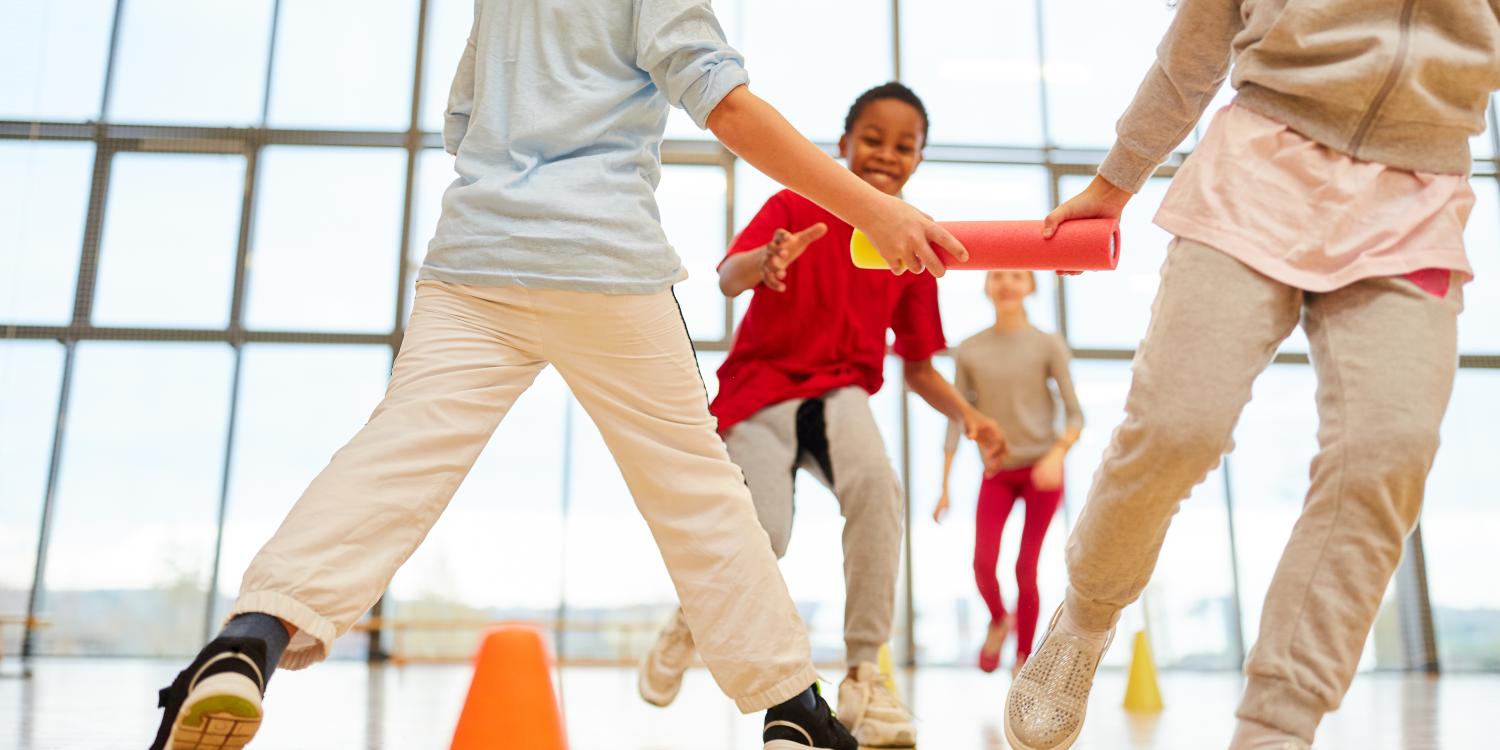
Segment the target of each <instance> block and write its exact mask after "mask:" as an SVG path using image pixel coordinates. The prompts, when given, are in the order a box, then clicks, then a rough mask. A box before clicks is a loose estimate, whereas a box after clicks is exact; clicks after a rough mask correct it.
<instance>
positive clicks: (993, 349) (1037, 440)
mask: <svg viewBox="0 0 1500 750" xmlns="http://www.w3.org/2000/svg"><path fill="white" fill-rule="evenodd" d="M952 353H953V362H954V364H955V366H956V370H957V372H956V375H955V377H954V386H955V387H956V388H957V389H958V392H959V393H960V394H962V395H963V397H964V398H965V399H967V400H968V402H969V403H971V404H973V405H974V408H975V409H978V410H979V412H980V413H981V414H984V415H985V416H988V417H990V418H991V419H993V420H995V421H996V422H998V423H999V424H1000V429H1001V430H1002V431H1003V432H1004V433H1005V441H1006V443H1007V444H1008V445H1009V446H1010V456H1009V457H1008V458H1007V459H1006V460H1005V464H1004V466H1003V468H1006V469H1014V468H1018V467H1021V466H1029V465H1031V464H1033V463H1036V462H1037V460H1038V459H1040V458H1041V457H1042V455H1043V454H1045V453H1046V452H1047V451H1048V450H1049V449H1050V448H1051V447H1052V446H1053V445H1054V444H1056V443H1057V438H1058V428H1057V401H1058V399H1059V398H1061V399H1062V403H1063V411H1064V413H1065V415H1066V418H1067V419H1066V422H1065V429H1067V430H1072V429H1082V428H1083V409H1081V408H1080V407H1079V406H1078V394H1076V393H1074V392H1073V377H1072V375H1071V374H1069V372H1068V362H1069V361H1070V360H1071V359H1072V354H1071V353H1070V352H1069V351H1068V345H1067V344H1065V343H1063V340H1062V339H1061V338H1058V337H1057V336H1054V335H1052V334H1049V333H1045V332H1043V331H1041V330H1039V329H1037V328H1036V327H1035V326H1032V325H1027V326H1026V327H1024V328H1021V329H1020V330H1017V331H1011V332H1009V333H1001V332H1000V331H998V330H996V329H994V328H986V329H984V330H983V331H980V332H979V333H976V334H974V335H973V336H970V337H969V338H967V339H964V341H963V343H961V344H959V345H958V346H957V347H955V348H954V349H953V351H952ZM1048 381H1051V383H1050V384H1049V382H1048ZM1051 384H1056V386H1057V392H1056V393H1055V394H1054V393H1053V391H1052V387H1051ZM961 432H962V430H961V427H960V425H959V424H958V423H957V422H949V423H948V442H947V449H948V450H950V451H952V450H956V449H957V448H958V438H959V435H960V434H961Z"/></svg>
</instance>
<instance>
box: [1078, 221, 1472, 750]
mask: <svg viewBox="0 0 1500 750" xmlns="http://www.w3.org/2000/svg"><path fill="white" fill-rule="evenodd" d="M1462 306H1463V303H1462V288H1461V284H1460V282H1459V280H1457V279H1455V280H1453V282H1452V283H1451V284H1450V288H1449V289H1448V292H1447V295H1446V296H1445V297H1442V298H1439V297H1436V296H1434V295H1433V294H1431V293H1429V292H1427V291H1424V290H1422V289H1421V288H1420V287H1418V286H1417V285H1416V284H1414V283H1412V282H1411V281H1408V280H1406V279H1402V278H1374V279H1366V280H1364V281H1359V282H1356V283H1354V284H1350V285H1349V286H1346V287H1344V288H1342V289H1338V290H1335V291H1332V292H1326V293H1319V294H1313V293H1308V292H1303V291H1302V290H1300V289H1297V288H1295V287H1291V286H1287V285H1285V284H1282V283H1280V282H1277V281H1275V280H1273V279H1270V278H1268V277H1266V276H1263V275H1261V274H1259V273H1257V272H1255V271H1253V270H1251V269H1250V268H1249V267H1247V266H1245V265H1244V264H1242V263H1240V262H1239V261H1237V260H1235V259H1233V258H1231V257H1229V256H1228V255H1225V254H1224V253H1221V252H1219V251H1217V250H1215V249H1213V248H1211V247H1208V246H1206V245H1203V244H1201V243H1198V242H1193V241H1189V240H1183V239H1179V240H1178V241H1177V242H1175V243H1174V245H1173V247H1172V249H1171V250H1170V251H1169V252H1168V254H1167V261H1166V263H1165V265H1164V266H1163V267H1162V280H1161V288H1160V290H1159V291H1158V293H1157V297H1156V301H1155V303H1154V305H1153V307H1152V311H1151V324H1150V326H1149V328H1148V329H1147V332H1146V338H1145V340H1144V341H1143V342H1142V343H1141V347H1140V350H1139V351H1138V352H1137V353H1136V357H1135V362H1134V364H1133V368H1132V369H1133V372H1134V377H1133V378H1132V381H1131V385H1130V394H1129V396H1128V397H1127V399H1126V403H1125V421H1124V422H1123V423H1122V424H1121V425H1120V427H1119V428H1118V429H1116V430H1115V433H1114V435H1113V437H1111V438H1110V445H1109V448H1108V449H1107V450H1106V451H1105V454H1104V459H1103V463H1102V464H1101V465H1100V467H1099V471H1098V473H1097V474H1096V475H1095V477H1094V484H1093V488H1092V490H1091V491H1090V493H1089V498H1088V502H1087V504H1086V505H1085V506H1084V509H1083V512H1082V514H1081V515H1080V517H1079V519H1078V524H1077V526H1076V527H1075V528H1074V530H1073V534H1072V537H1071V538H1070V540H1069V541H1068V576H1069V588H1068V593H1067V606H1068V611H1069V613H1070V615H1071V616H1072V617H1073V618H1074V620H1075V621H1076V622H1078V623H1079V624H1080V625H1083V626H1085V627H1092V628H1099V629H1102V628H1105V627H1108V626H1109V625H1111V624H1113V622H1114V621H1115V619H1117V617H1118V613H1119V611H1120V610H1121V609H1122V608H1124V607H1125V606H1126V605H1127V604H1129V603H1131V602H1133V601H1135V599H1136V598H1137V597H1139V596H1140V594H1141V590H1142V589H1143V588H1144V587H1145V585H1146V582H1147V580H1148V579H1149V578H1150V577H1151V572H1152V569H1153V568H1154V567H1155V566H1156V559H1157V555H1158V554H1159V552H1160V551H1161V545H1162V540H1163V539H1164V537H1165V536H1166V533H1167V525H1168V524H1169V523H1170V521H1171V519H1172V515H1173V514H1174V513H1176V512H1177V507H1178V505H1179V504H1180V503H1181V502H1182V500H1183V499H1185V498H1186V497H1187V496H1188V493H1189V492H1190V490H1191V489H1192V487H1193V486H1194V485H1196V484H1198V483H1199V482H1201V481H1203V479H1204V477H1205V476H1207V475H1208V472H1210V471H1212V470H1213V468H1214V467H1215V466H1216V465H1217V464H1218V463H1219V460H1220V458H1221V457H1222V456H1223V454H1224V453H1226V452H1227V451H1229V450H1230V448H1231V447H1232V444H1231V434H1232V433H1233V431H1234V426H1235V422H1236V421H1238V420H1239V416H1240V412H1241V410H1242V409H1243V408H1244V406H1245V404H1246V403H1248V402H1249V400H1250V387H1251V384H1252V383H1253V382H1254V380H1255V378H1256V376H1258V375H1259V374H1260V373H1261V371H1263V370H1264V369H1265V368H1266V366H1267V365H1269V364H1270V362H1271V358H1272V357H1273V356H1274V355H1275V354H1276V349H1277V347H1278V346H1279V345H1280V344H1281V342H1282V340H1284V339H1285V338H1286V337H1287V336H1288V335H1289V334H1290V333H1291V332H1292V329H1293V328H1295V327H1296V325H1297V322H1298V319H1299V317H1300V318H1301V321H1302V325H1303V328H1304V329H1305V330H1306V332H1307V338H1308V342H1309V343H1310V345H1311V359H1312V364H1313V369H1314V371H1315V372H1316V373H1317V378H1318V390H1317V409H1318V419H1319V428H1318V445H1319V451H1318V454H1317V456H1316V457H1315V458H1314V459H1313V462H1312V485H1311V487H1310V489H1309V490H1308V494H1307V501H1306V504H1305V505H1304V506H1303V510H1302V515H1301V517H1300V518H1299V519H1298V521H1297V524H1296V527H1295V528H1294V529H1293V531H1292V537H1291V540H1290V541H1289V542H1288V543H1287V546H1286V550H1285V552H1283V554H1282V557H1281V562H1280V564H1279V565H1278V566H1277V569H1276V573H1275V576H1274V578H1273V579H1272V581H1271V586H1270V590H1269V591H1268V592H1267V594H1266V603H1265V608H1264V610H1263V614H1262V615H1261V623H1260V637H1259V639H1258V640H1257V642H1256V644H1255V648H1254V650H1253V651H1252V652H1251V654H1250V658H1249V661H1248V663H1247V665H1246V672H1247V673H1248V674H1249V683H1248V686H1247V688H1246V691H1245V696H1244V699H1243V701H1242V702H1241V704H1240V708H1239V712H1238V715H1239V716H1240V717H1242V718H1248V719H1253V720H1255V721H1258V722H1261V723H1263V724H1267V725H1270V726H1273V727H1277V728H1279V729H1281V730H1283V731H1285V732H1288V733H1291V734H1294V735H1297V736H1299V737H1302V738H1303V739H1304V740H1307V741H1309V742H1311V741H1312V738H1313V733H1314V730H1316V728H1317V725H1318V722H1319V721H1320V720H1321V719H1322V717H1323V714H1325V713H1327V712H1328V711H1331V710H1333V709H1335V708H1337V707H1338V705H1339V702H1340V701H1341V700H1342V699H1343V696H1344V693H1345V692H1346V691H1347V690H1348V687H1349V683H1350V682H1351V681H1352V680H1353V678H1354V672H1355V669H1356V667H1357V666H1358V663H1359V657H1360V653H1361V651H1362V650H1363V648H1364V643H1365V638H1366V636H1368V634H1369V632H1370V628H1371V626H1372V625H1373V623H1374V620H1375V615H1376V614H1377V612H1378V610H1379V607H1380V602H1381V599H1382V597H1383V596H1384V594H1385V590H1386V586H1387V584H1388V583H1389V582H1390V579H1391V575H1392V574H1393V573H1394V572H1395V570H1396V566H1397V563H1399V562H1400V559H1401V552H1402V547H1403V541H1404V540H1405V538H1406V536H1407V534H1408V533H1410V532H1411V529H1412V527H1413V526H1414V525H1415V524H1416V521H1417V515H1418V513H1419V511H1420V510H1421V507H1422V491H1423V487H1424V486H1425V484H1426V481H1427V472H1428V470H1429V469H1430V468H1431V467H1432V460H1433V457H1434V455H1435V454H1436V452H1437V445H1438V428H1439V426H1440V424H1441V422H1442V419H1443V412H1444V411H1445V410H1446V409H1447V405H1448V396H1449V394H1450V393H1451V392H1452V388H1453V378H1454V373H1455V369H1456V368H1457V366H1458V351H1457V349H1458V341H1457V337H1458V334H1457V323H1456V319H1457V316H1458V313H1459V311H1460V309H1461V308H1462ZM1254 502H1255V499H1254V498H1248V499H1247V500H1246V502H1245V506H1246V507H1247V508H1250V510H1248V511H1247V512H1254V511H1253V506H1254Z"/></svg>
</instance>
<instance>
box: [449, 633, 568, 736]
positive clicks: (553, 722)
mask: <svg viewBox="0 0 1500 750" xmlns="http://www.w3.org/2000/svg"><path fill="white" fill-rule="evenodd" d="M551 667H552V665H551V659H550V658H549V656H548V653H547V646H546V643H545V641H544V639H543V636H542V632H541V631H540V630H538V629H536V628H534V627H531V626H529V625H516V624H507V625H501V626H500V627H497V628H494V629H493V630H491V631H490V632H489V633H487V634H486V635H485V637H484V641H483V643H481V644H480V646H479V656H478V657H476V659H475V663H474V680H473V681H472V682H470V683H469V696H468V697H467V698H465V699H464V709H463V712H462V713H460V714H459V716H458V728H457V729H455V730H454V731H453V745H452V746H451V747H452V750H512V749H513V750H566V749H567V746H568V742H567V739H566V738H565V737H564V735H563V720H562V712H561V711H560V710H559V709H558V707H557V696H556V694H554V693H553V692H552V672H551Z"/></svg>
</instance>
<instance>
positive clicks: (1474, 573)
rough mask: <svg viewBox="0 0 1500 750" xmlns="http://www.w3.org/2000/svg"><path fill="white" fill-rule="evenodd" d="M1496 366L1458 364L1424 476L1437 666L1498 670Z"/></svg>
mask: <svg viewBox="0 0 1500 750" xmlns="http://www.w3.org/2000/svg"><path fill="white" fill-rule="evenodd" d="M1497 424H1500V371H1497V370H1469V369H1465V370H1460V371H1459V373H1458V380H1457V382H1456V384H1455V386H1454V390H1453V400H1452V402H1451V403H1450V404H1449V406H1448V416H1447V418H1446V419H1445V420H1444V421H1443V433H1442V441H1443V447H1442V449H1441V450H1439V451H1438V455H1437V461H1436V462H1435V463H1434V464H1433V468H1432V475H1431V476H1430V477H1429V478H1428V480H1427V504H1426V507H1425V508H1423V511H1422V547H1423V550H1424V551H1425V553H1426V558H1427V585H1428V592H1429V596H1430V597H1431V600H1432V609H1433V618H1434V620H1435V624H1436V626H1437V645H1438V654H1439V656H1440V658H1441V659H1442V666H1443V669H1444V670H1469V669H1483V670H1500V587H1497V586H1495V585H1494V582H1493V578H1494V574H1495V571H1497V570H1500V548H1497V547H1496V546H1495V530H1496V529H1500V506H1497V505H1496V504H1495V502H1494V498H1495V495H1494V488H1495V487H1496V486H1500V464H1497V463H1496V462H1495V425H1497Z"/></svg>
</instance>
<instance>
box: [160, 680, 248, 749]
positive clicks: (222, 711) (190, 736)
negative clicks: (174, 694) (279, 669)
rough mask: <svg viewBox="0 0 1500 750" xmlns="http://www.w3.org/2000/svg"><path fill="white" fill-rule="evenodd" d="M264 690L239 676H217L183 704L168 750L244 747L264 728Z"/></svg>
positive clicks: (174, 722) (201, 685)
mask: <svg viewBox="0 0 1500 750" xmlns="http://www.w3.org/2000/svg"><path fill="white" fill-rule="evenodd" d="M261 718H262V711H261V702H260V691H259V690H257V689H256V688H255V686H254V685H253V684H251V683H250V681H249V680H247V679H245V678H244V677H243V676H241V675H238V674H216V675H213V676H211V677H209V678H207V679H205V680H203V681H202V682H200V683H198V685H197V687H195V688H194V689H193V692H192V693H191V694H190V695H189V696H188V699H187V700H185V701H183V703H182V709H181V710H179V711H178V712H177V718H176V719H175V720H174V721H173V722H172V734H171V735H169V736H168V737H167V748H168V750H208V749H209V748H214V749H218V748H242V747H244V746H245V744H246V743H248V742H249V741H250V740H251V739H253V738H254V737H255V733H256V731H257V730H259V729H260V722H261Z"/></svg>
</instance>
